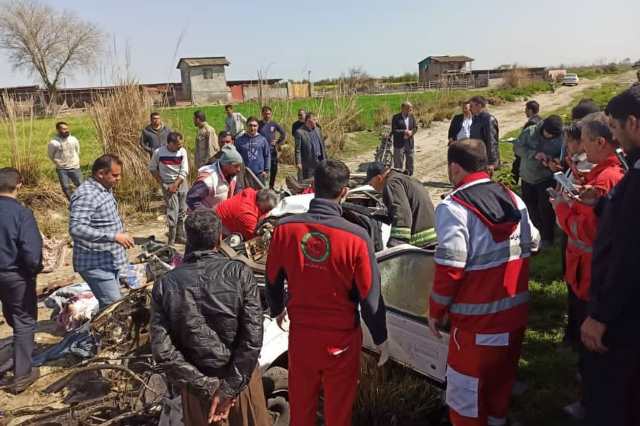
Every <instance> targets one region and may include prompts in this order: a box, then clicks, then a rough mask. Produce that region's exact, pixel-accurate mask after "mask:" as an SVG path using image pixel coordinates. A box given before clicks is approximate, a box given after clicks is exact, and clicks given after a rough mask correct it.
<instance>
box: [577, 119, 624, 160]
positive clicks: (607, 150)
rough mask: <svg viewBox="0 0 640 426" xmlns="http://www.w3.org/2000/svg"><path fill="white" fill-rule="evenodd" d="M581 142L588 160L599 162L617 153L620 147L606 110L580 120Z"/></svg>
mask: <svg viewBox="0 0 640 426" xmlns="http://www.w3.org/2000/svg"><path fill="white" fill-rule="evenodd" d="M580 134H581V137H580V142H581V145H582V148H583V149H584V152H585V153H586V154H587V160H589V161H590V162H591V163H594V164H598V163H601V162H603V161H604V160H606V159H607V158H609V157H610V156H611V155H612V154H614V153H615V150H616V148H617V147H618V144H617V142H614V140H613V134H612V133H611V129H610V128H609V119H608V118H607V115H606V114H605V113H604V112H594V113H591V114H589V115H587V116H586V117H584V118H583V119H582V120H580Z"/></svg>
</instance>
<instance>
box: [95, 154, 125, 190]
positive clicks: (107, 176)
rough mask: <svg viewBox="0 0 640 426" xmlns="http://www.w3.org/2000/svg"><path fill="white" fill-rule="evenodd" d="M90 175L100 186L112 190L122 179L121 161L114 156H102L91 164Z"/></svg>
mask: <svg viewBox="0 0 640 426" xmlns="http://www.w3.org/2000/svg"><path fill="white" fill-rule="evenodd" d="M91 174H92V175H93V178H94V179H95V180H97V181H98V182H99V183H100V184H102V186H104V187H105V188H107V189H113V188H114V187H115V186H116V185H117V184H118V182H120V179H121V178H122V160H121V159H120V157H118V156H117V155H115V154H104V155H102V156H100V157H98V158H97V159H96V161H94V162H93V166H92V167H91Z"/></svg>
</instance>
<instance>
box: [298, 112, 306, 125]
mask: <svg viewBox="0 0 640 426" xmlns="http://www.w3.org/2000/svg"><path fill="white" fill-rule="evenodd" d="M306 116H307V113H306V111H305V110H303V109H299V110H298V121H299V122H301V123H304V122H305V118H306Z"/></svg>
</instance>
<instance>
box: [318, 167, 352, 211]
mask: <svg viewBox="0 0 640 426" xmlns="http://www.w3.org/2000/svg"><path fill="white" fill-rule="evenodd" d="M349 176H350V173H349V168H348V167H347V166H346V164H344V163H343V162H342V161H338V160H324V161H321V162H320V164H318V166H317V167H316V170H315V172H314V173H313V187H314V189H315V191H316V198H324V199H327V200H334V201H338V202H339V201H340V200H342V199H343V198H344V197H345V196H346V195H347V192H348V191H349V188H348V187H347V184H348V183H349Z"/></svg>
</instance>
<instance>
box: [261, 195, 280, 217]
mask: <svg viewBox="0 0 640 426" xmlns="http://www.w3.org/2000/svg"><path fill="white" fill-rule="evenodd" d="M256 203H257V204H258V210H260V214H261V215H263V214H265V213H268V212H270V211H271V210H273V208H274V207H275V206H276V204H278V194H276V193H275V192H274V191H272V190H270V189H261V190H260V191H258V192H257V193H256Z"/></svg>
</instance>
